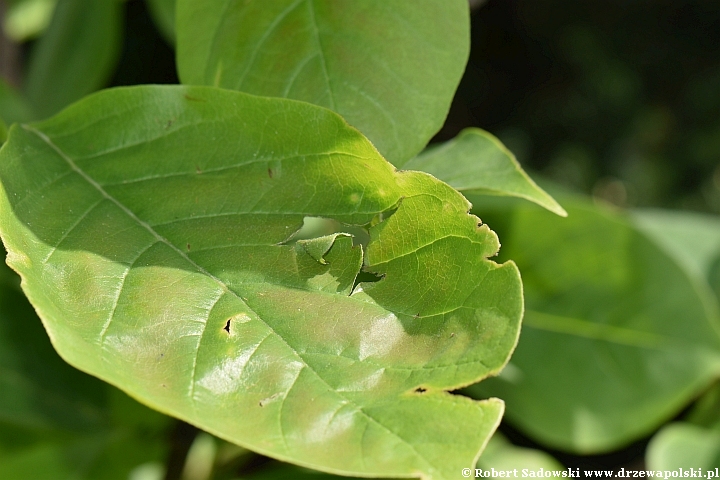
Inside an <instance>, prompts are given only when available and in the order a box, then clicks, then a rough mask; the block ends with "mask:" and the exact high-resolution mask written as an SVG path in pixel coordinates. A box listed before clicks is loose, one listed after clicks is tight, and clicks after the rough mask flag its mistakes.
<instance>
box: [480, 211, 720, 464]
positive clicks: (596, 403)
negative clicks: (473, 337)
mask: <svg viewBox="0 0 720 480" xmlns="http://www.w3.org/2000/svg"><path fill="white" fill-rule="evenodd" d="M559 198H560V200H561V201H562V203H563V204H564V205H565V206H566V208H567V210H568V217H567V218H566V219H562V218H559V217H557V216H553V215H551V214H550V213H549V212H543V211H541V210H539V209H537V208H536V207H534V206H532V205H521V204H518V202H515V203H514V204H513V205H508V204H507V200H506V201H505V202H504V206H498V207H496V208H497V209H496V211H495V214H491V211H492V207H491V206H490V205H488V206H486V208H484V209H483V210H481V211H483V216H484V220H485V221H487V222H488V223H489V224H490V225H492V226H493V228H495V229H497V230H498V231H499V232H500V235H501V236H502V238H503V239H504V243H505V247H504V248H503V252H504V255H507V256H508V257H510V258H513V259H514V260H515V261H517V264H518V266H519V268H520V269H521V271H522V272H523V284H524V287H525V295H526V296H525V298H526V303H527V310H526V314H525V318H524V321H523V333H522V336H521V339H520V342H519V346H518V349H517V351H516V352H515V354H514V356H513V360H512V362H511V363H510V364H509V365H508V367H507V368H506V369H505V370H504V371H503V373H502V374H501V375H500V376H499V377H498V378H497V379H491V380H489V381H487V382H483V383H482V384H480V385H478V386H476V387H473V391H474V392H475V394H476V395H480V396H482V395H490V394H491V395H498V396H500V397H501V398H503V399H505V401H506V402H507V416H508V418H509V419H510V420H511V421H512V422H513V423H514V424H515V425H517V426H518V427H520V428H522V429H523V431H524V432H526V433H528V434H529V435H531V436H533V437H534V438H536V439H538V440H540V441H542V442H544V443H546V444H549V445H552V446H554V447H556V448H562V449H566V450H570V451H575V452H582V453H590V452H601V451H607V450H611V449H614V448H619V447H621V446H622V445H625V444H627V443H629V442H631V441H632V440H634V439H637V438H639V437H640V436H642V435H644V434H647V433H649V432H650V431H651V430H652V429H654V428H657V427H658V426H659V425H660V424H661V423H662V422H664V421H666V420H667V419H668V418H670V417H672V416H673V415H675V414H677V412H678V411H679V410H681V409H682V408H683V407H684V406H685V405H687V403H689V402H690V401H691V400H692V399H693V398H694V397H695V396H696V395H698V393H699V392H700V391H701V390H702V389H703V388H705V387H707V386H708V384H709V383H710V382H711V381H712V380H713V378H716V377H717V375H718V374H719V373H720V341H719V340H718V316H717V315H718V314H717V305H716V303H715V300H714V298H713V297H712V295H710V293H709V292H708V290H707V289H706V288H698V283H697V282H696V281H695V280H694V278H692V277H691V276H689V275H688V274H687V273H686V271H685V270H684V269H683V268H682V267H681V266H680V265H678V263H677V262H676V261H675V259H674V258H673V257H671V256H669V255H667V254H666V253H665V251H664V250H663V249H661V248H660V247H658V246H657V244H655V243H654V242H653V241H651V240H650V239H649V238H648V237H647V236H645V235H644V234H643V233H641V232H640V231H638V230H637V228H635V226H634V225H633V224H632V223H631V222H630V221H629V219H628V218H627V217H626V216H623V215H621V214H618V213H614V212H613V211H610V210H607V209H604V208H598V207H595V206H593V205H591V204H590V203H589V202H587V201H583V200H581V199H579V198H577V197H559Z"/></svg>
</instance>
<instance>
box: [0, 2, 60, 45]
mask: <svg viewBox="0 0 720 480" xmlns="http://www.w3.org/2000/svg"><path fill="white" fill-rule="evenodd" d="M56 4H57V0H19V1H15V2H10V5H8V9H7V13H6V15H5V21H4V22H3V31H4V33H5V34H6V35H7V36H8V38H10V39H12V40H13V41H15V42H17V43H22V42H25V41H27V40H30V39H32V38H35V37H37V36H38V35H40V34H41V33H42V32H43V31H44V30H45V29H46V28H47V26H48V25H49V24H50V19H51V18H52V14H53V11H54V10H55V5H56Z"/></svg>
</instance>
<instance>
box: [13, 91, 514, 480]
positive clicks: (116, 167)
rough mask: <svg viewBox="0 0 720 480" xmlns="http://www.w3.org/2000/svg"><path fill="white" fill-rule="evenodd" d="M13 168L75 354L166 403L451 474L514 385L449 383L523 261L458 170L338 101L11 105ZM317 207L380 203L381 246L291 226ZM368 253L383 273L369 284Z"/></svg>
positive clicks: (380, 465) (333, 454)
mask: <svg viewBox="0 0 720 480" xmlns="http://www.w3.org/2000/svg"><path fill="white" fill-rule="evenodd" d="M0 179H1V180H2V185H3V195H2V204H1V208H0V215H1V217H0V229H1V230H2V236H3V240H4V241H5V244H6V246H7V248H8V251H9V256H8V263H9V264H10V265H11V266H12V267H13V268H14V269H16V270H17V271H18V272H19V273H20V274H21V276H22V277H23V279H24V283H23V288H24V290H25V292H26V293H27V295H28V296H29V298H30V299H31V301H32V303H33V305H34V306H35V307H36V309H37V310H38V312H39V313H40V316H41V318H42V319H43V321H44V323H45V327H46V329H47V330H48V333H49V335H50V337H51V338H52V339H53V341H54V344H55V346H56V348H57V349H58V351H59V352H60V354H61V355H62V356H63V357H64V358H65V359H66V360H67V361H68V362H70V363H71V364H73V365H75V366H77V367H78V368H80V369H82V370H85V371H87V372H90V373H92V374H94V375H96V376H98V377H100V378H102V379H104V380H107V381H108V382H110V383H112V384H115V385H117V386H119V387H120V388H122V389H124V390H126V391H128V392H130V393H131V394H132V395H133V396H134V397H136V398H138V399H140V400H141V401H143V402H145V403H147V404H149V405H151V406H153V407H155V408H157V409H159V410H162V411H164V412H167V413H170V414H172V415H175V416H177V417H180V418H182V419H184V420H187V421H188V422H190V423H193V424H195V425H198V426H200V427H202V428H204V429H206V430H208V431H209V432H211V433H214V434H216V435H217V436H219V437H221V438H224V439H227V440H230V441H233V442H236V443H238V444H240V445H243V446H246V447H248V448H251V449H253V450H255V451H258V452H261V453H264V454H267V455H270V456H273V457H276V458H279V459H283V460H287V461H291V462H294V463H298V464H301V465H305V466H310V467H313V468H318V469H323V470H326V471H329V472H335V473H345V474H362V475H365V476H372V475H376V476H377V475H390V476H392V475H395V476H398V475H407V476H419V475H424V476H426V477H427V478H455V477H456V476H457V472H458V471H459V469H461V468H463V467H468V466H472V463H473V462H474V461H475V459H476V457H477V455H478V452H479V451H480V450H481V449H482V447H483V445H484V444H485V442H486V441H487V439H488V438H489V436H490V435H491V433H492V431H493V430H494V429H495V427H496V426H497V423H498V421H499V419H500V416H501V413H502V410H503V405H502V402H500V401H499V400H496V399H492V400H489V401H483V402H474V401H471V400H469V399H467V398H464V397H461V396H456V395H451V394H449V393H447V392H446V391H445V390H449V389H455V388H458V387H460V386H462V385H467V384H470V383H472V382H475V381H477V380H480V379H482V378H484V377H486V376H488V375H491V374H494V373H496V372H497V371H499V369H500V368H502V366H503V365H504V364H505V362H506V361H507V358H508V357H509V355H510V352H511V350H512V349H513V347H514V345H515V342H516V340H517V335H518V330H519V322H520V317H521V315H522V294H521V284H520V279H519V275H518V272H517V269H516V267H515V265H514V264H512V263H505V264H503V265H498V264H496V263H494V262H491V261H489V260H487V257H489V256H491V255H494V254H495V253H496V251H497V249H498V242H497V237H496V236H495V234H494V233H493V232H492V231H491V230H489V229H488V227H487V226H485V225H482V226H479V225H480V224H479V220H478V219H477V217H474V216H471V215H468V214H467V210H468V208H469V204H468V203H467V201H466V200H465V199H464V198H463V197H462V196H461V195H460V194H459V193H457V192H456V191H454V190H453V189H452V188H450V187H449V186H447V185H445V184H443V183H441V182H439V181H438V180H436V179H435V178H433V177H431V176H430V175H427V174H424V173H420V172H397V171H396V170H395V169H394V168H393V167H392V166H391V165H390V164H389V163H387V162H386V161H385V160H383V158H382V157H381V156H380V155H379V154H378V153H377V151H376V150H375V149H374V148H373V146H372V145H371V144H370V143H369V142H368V141H367V140H366V139H365V138H364V137H363V136H362V135H361V134H359V132H357V130H355V129H353V128H351V127H349V126H348V125H347V124H346V123H345V122H344V121H343V120H342V118H340V117H339V116H337V115H336V114H334V113H332V112H330V111H329V110H326V109H324V108H320V107H316V106H314V105H310V104H308V103H304V102H295V101H290V100H284V99H277V98H262V97H254V96H250V95H246V94H242V93H239V92H232V91H226V90H220V89H215V88H211V87H187V88H186V87H141V88H131V89H118V90H112V91H107V92H103V93H100V94H97V95H94V96H92V97H89V98H87V99H85V100H83V101H82V102H79V103H77V104H75V105H74V106H72V107H70V108H69V109H67V110H65V111H64V112H63V113H61V114H60V115H58V116H56V117H55V118H53V119H51V120H49V121H46V122H44V123H41V124H37V125H29V126H27V125H26V126H18V125H16V126H15V127H13V128H12V129H11V131H10V136H9V140H8V142H7V143H6V144H5V146H4V147H3V148H2V150H1V151H0ZM306 216H313V217H329V218H333V219H335V220H338V221H341V222H343V223H346V224H353V225H368V224H370V225H372V227H371V228H370V237H371V240H370V243H369V246H368V247H367V252H363V251H362V250H361V247H360V246H353V244H352V238H350V237H348V236H346V235H331V236H327V237H321V238H316V239H309V240H306V241H303V242H297V243H295V244H292V242H290V243H288V242H287V240H288V239H289V237H290V235H291V234H292V233H293V232H294V231H296V230H297V229H298V228H299V226H300V225H301V224H302V221H303V218H304V217H306ZM363 257H364V258H363ZM361 262H364V265H365V267H364V268H365V269H367V270H368V271H370V272H374V273H376V274H378V275H381V276H383V278H382V279H381V280H380V281H377V282H374V283H364V284H360V285H358V286H356V287H355V288H354V289H353V284H354V281H355V277H356V275H357V274H358V271H359V267H360V264H361ZM351 289H352V294H351V295H348V293H349V292H350V291H351Z"/></svg>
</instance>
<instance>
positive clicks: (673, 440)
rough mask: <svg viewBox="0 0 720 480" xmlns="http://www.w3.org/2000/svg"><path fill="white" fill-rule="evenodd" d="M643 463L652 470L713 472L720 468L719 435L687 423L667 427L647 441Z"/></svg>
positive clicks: (715, 431)
mask: <svg viewBox="0 0 720 480" xmlns="http://www.w3.org/2000/svg"><path fill="white" fill-rule="evenodd" d="M646 462H647V466H648V468H649V469H652V470H675V471H677V469H678V468H684V469H690V468H694V469H698V468H702V469H703V470H704V471H707V470H711V469H712V470H714V469H715V468H717V467H720V431H718V430H710V429H706V428H703V427H699V426H697V425H691V424H689V423H671V424H669V425H666V426H665V427H663V428H662V430H660V431H659V432H658V433H657V434H656V435H655V436H654V437H653V438H652V440H650V444H649V445H648V449H647V453H646Z"/></svg>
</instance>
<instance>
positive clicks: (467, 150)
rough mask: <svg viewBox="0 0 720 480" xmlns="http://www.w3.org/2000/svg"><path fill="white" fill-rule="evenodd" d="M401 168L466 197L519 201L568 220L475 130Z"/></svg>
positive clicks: (506, 154) (494, 142)
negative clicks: (427, 175)
mask: <svg viewBox="0 0 720 480" xmlns="http://www.w3.org/2000/svg"><path fill="white" fill-rule="evenodd" d="M402 168H403V169H406V170H420V171H423V172H427V173H430V174H432V175H434V176H435V177H437V178H439V179H440V180H442V181H444V182H447V183H448V184H449V185H451V186H452V187H454V188H456V189H457V190H459V191H461V192H463V193H464V194H466V195H500V196H511V197H520V198H524V199H525V200H529V201H531V202H534V203H537V204H538V205H540V206H542V207H545V208H547V209H548V210H550V211H551V212H553V213H556V214H558V215H560V216H562V217H564V216H567V213H566V212H565V210H563V208H562V207H561V206H560V205H559V204H558V203H557V202H556V201H555V199H553V198H552V197H551V196H550V195H548V194H547V193H546V192H545V191H544V190H543V189H542V188H540V187H538V186H537V184H536V183H535V182H533V180H532V179H531V178H530V177H529V176H528V174H527V173H525V171H524V170H523V169H522V167H521V166H520V164H519V163H518V161H517V160H516V159H515V155H513V154H512V152H510V150H508V149H507V148H506V147H505V145H503V144H502V143H501V142H500V140H498V139H497V138H495V136H493V135H491V134H489V133H488V132H486V131H484V130H480V129H478V128H468V129H465V130H463V131H462V132H460V134H459V135H458V136H457V137H456V138H454V139H452V140H450V141H449V142H446V143H443V144H442V145H438V146H433V147H431V148H428V149H427V150H426V151H424V152H423V153H421V154H420V155H418V156H417V157H415V158H413V159H411V160H410V161H409V162H407V163H405V164H403V165H402Z"/></svg>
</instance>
